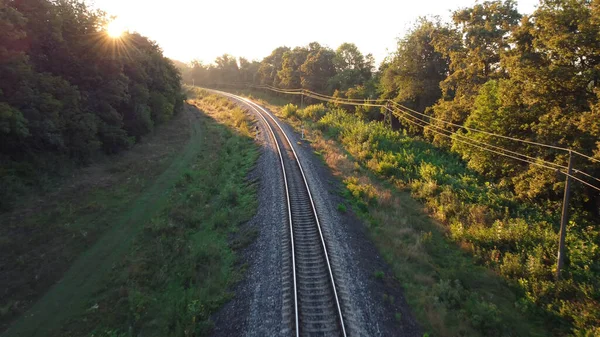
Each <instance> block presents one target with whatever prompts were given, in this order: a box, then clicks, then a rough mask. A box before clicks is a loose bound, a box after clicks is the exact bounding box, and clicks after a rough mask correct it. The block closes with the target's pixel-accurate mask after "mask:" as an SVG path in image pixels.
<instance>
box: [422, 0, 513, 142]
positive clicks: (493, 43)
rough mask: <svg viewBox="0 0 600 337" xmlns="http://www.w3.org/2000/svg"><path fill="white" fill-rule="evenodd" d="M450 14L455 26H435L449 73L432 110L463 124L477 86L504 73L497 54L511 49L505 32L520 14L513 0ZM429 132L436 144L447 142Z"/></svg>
mask: <svg viewBox="0 0 600 337" xmlns="http://www.w3.org/2000/svg"><path fill="white" fill-rule="evenodd" d="M452 18H453V21H454V25H455V28H454V29H451V28H448V29H441V30H438V31H437V33H436V34H435V35H434V39H433V45H434V46H435V50H436V51H437V52H438V53H440V54H442V55H443V56H444V57H447V58H449V60H450V64H449V75H448V77H447V78H446V79H445V80H444V81H442V83H441V85H440V86H441V90H442V99H440V100H439V101H438V102H437V103H436V104H435V105H434V106H433V108H432V110H431V111H432V113H433V115H435V116H436V117H437V118H439V119H442V120H446V121H450V122H454V123H457V124H462V123H464V121H465V120H466V118H467V117H468V116H469V114H470V112H471V107H472V106H473V103H474V100H475V97H476V96H477V94H478V91H479V88H480V87H481V86H482V85H483V84H484V83H485V82H487V81H488V80H490V79H498V78H502V77H505V76H506V72H505V71H504V70H503V69H502V68H501V67H500V66H499V65H500V63H499V61H500V56H501V54H502V53H504V52H505V51H506V50H509V49H510V45H509V43H508V41H507V40H506V39H505V36H506V35H507V34H508V33H509V32H510V31H511V30H512V29H513V28H514V27H516V25H517V24H518V22H519V19H520V14H519V13H518V12H517V10H516V3H515V2H514V1H513V0H505V1H501V0H497V1H486V2H484V3H481V4H476V5H475V6H473V7H472V8H466V9H462V10H459V11H456V12H454V14H453V17H452ZM436 124H437V126H439V127H443V128H448V125H446V124H444V123H436ZM450 129H451V130H454V129H453V128H450ZM431 136H432V137H433V139H434V142H435V143H437V144H444V145H450V144H449V141H448V140H447V139H446V138H443V137H441V136H438V135H436V134H433V133H431Z"/></svg>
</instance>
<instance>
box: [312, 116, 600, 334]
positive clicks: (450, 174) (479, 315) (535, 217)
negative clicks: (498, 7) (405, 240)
mask: <svg viewBox="0 0 600 337" xmlns="http://www.w3.org/2000/svg"><path fill="white" fill-rule="evenodd" d="M315 128H316V129H317V130H320V131H321V132H322V133H324V134H325V135H327V136H328V137H331V138H332V139H335V140H337V141H338V142H339V144H341V145H342V146H343V148H344V149H345V150H346V151H347V152H348V154H349V155H351V156H352V157H353V159H354V160H355V161H356V163H358V165H360V167H362V168H365V169H367V170H368V171H369V172H371V173H372V174H374V175H375V176H376V177H378V178H379V179H381V180H383V181H387V182H388V183H391V184H393V185H395V186H396V187H397V188H399V189H405V190H408V191H410V193H411V195H412V196H413V197H414V198H415V199H417V200H419V201H421V202H422V203H423V204H424V206H425V208H426V210H427V212H428V213H429V214H430V215H431V216H432V217H433V218H435V219H436V220H438V221H439V222H440V223H441V224H443V225H444V227H443V229H444V231H445V232H446V233H447V237H448V238H449V239H450V240H452V241H454V242H455V243H456V244H458V245H459V246H460V247H462V248H463V251H465V252H467V253H468V254H469V255H471V256H472V257H473V258H474V260H475V261H476V262H477V263H478V264H480V265H484V266H486V267H489V268H490V269H491V270H493V271H494V272H495V273H498V274H499V275H502V276H503V277H504V278H505V279H506V280H508V282H509V283H510V284H511V285H512V286H513V289H515V291H516V293H517V294H518V298H517V299H516V301H515V302H514V303H513V306H514V308H513V309H514V310H516V311H520V312H523V313H529V314H532V315H533V316H538V317H543V318H544V319H545V320H546V322H548V323H549V324H550V326H551V328H552V329H553V330H554V333H556V334H558V335H560V334H563V333H566V332H567V331H570V332H571V333H574V334H578V335H594V334H596V335H598V334H600V309H599V308H600V301H599V295H600V293H599V292H598V291H599V289H600V283H599V276H600V272H599V271H600V264H599V263H598V261H599V260H598V258H600V249H598V247H599V246H598V242H600V240H599V239H600V235H599V230H598V228H597V227H596V226H592V224H591V223H584V222H582V221H581V220H580V222H578V219H577V218H575V219H574V220H573V221H572V224H571V226H570V227H571V228H570V231H569V233H568V236H567V246H568V251H569V263H568V267H567V270H566V273H565V277H564V279H562V280H560V281H556V280H554V272H555V265H556V251H557V242H558V237H557V228H556V224H557V223H558V220H559V219H558V216H559V212H556V211H554V210H552V209H547V208H546V205H540V204H536V203H533V202H522V201H518V200H517V198H515V196H514V195H513V193H512V192H511V191H509V190H508V189H505V188H502V187H500V186H497V185H495V184H493V183H490V182H487V181H485V180H484V179H482V178H481V177H480V176H479V175H478V174H476V173H475V172H473V171H471V170H469V169H468V168H467V167H466V165H465V163H464V162H463V161H462V160H461V159H460V158H459V157H457V156H456V155H454V154H452V153H448V152H446V151H444V150H441V149H438V148H435V147H433V146H432V145H431V144H429V143H426V142H424V141H421V140H419V139H416V138H412V137H408V136H406V135H405V134H404V133H402V132H401V131H393V130H391V129H389V128H387V127H385V126H384V125H383V124H382V123H380V122H366V121H364V120H362V119H360V118H358V117H356V116H354V115H351V114H349V113H347V112H345V111H343V110H341V109H334V110H331V111H329V112H328V113H327V114H326V115H325V116H324V117H323V118H321V119H320V120H319V121H318V122H317V123H316V124H315ZM345 183H346V186H347V188H348V190H349V192H350V194H351V195H352V197H353V198H354V199H355V200H357V201H358V202H359V203H361V202H362V203H364V202H365V199H364V198H365V197H364V195H365V194H364V193H362V192H359V193H357V191H361V190H364V189H367V188H366V187H364V186H363V185H361V184H360V183H359V184H357V183H356V179H346V180H345ZM463 277H464V278H468V277H469V275H468V274H465V275H463ZM468 283H469V281H468V280H467V279H459V278H457V279H454V280H444V279H440V280H438V281H437V283H436V284H435V285H434V288H433V291H434V292H441V295H440V296H438V297H437V300H438V301H440V302H441V303H443V304H444V305H446V306H447V308H448V309H449V310H451V309H456V310H460V311H462V312H464V314H465V315H466V317H467V318H468V319H469V320H470V323H471V325H472V327H473V328H475V329H476V330H479V331H480V332H482V333H485V334H486V335H490V334H496V335H502V334H503V331H504V330H503V328H502V322H501V321H498V319H499V317H501V315H500V313H499V312H498V311H499V309H498V307H497V306H496V305H495V304H494V303H493V301H488V300H484V299H477V298H474V297H473V296H471V294H470V293H469V289H468V288H465V286H464V285H465V284H468ZM447 297H449V298H450V299H448V298H447ZM507 310H508V309H507ZM499 315H500V316H499Z"/></svg>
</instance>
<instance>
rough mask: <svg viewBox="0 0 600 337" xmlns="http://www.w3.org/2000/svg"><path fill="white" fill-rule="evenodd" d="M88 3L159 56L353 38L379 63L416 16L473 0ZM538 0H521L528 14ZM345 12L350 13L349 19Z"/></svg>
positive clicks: (183, 57) (243, 52) (255, 54)
mask: <svg viewBox="0 0 600 337" xmlns="http://www.w3.org/2000/svg"><path fill="white" fill-rule="evenodd" d="M89 3H90V4H91V5H92V6H94V7H96V8H100V9H103V10H105V11H106V12H107V13H108V14H109V15H115V16H117V17H118V18H119V20H121V22H123V24H124V25H125V26H126V27H124V28H127V29H130V30H134V31H138V32H140V33H141V34H143V35H145V36H148V37H149V38H151V39H153V40H155V41H157V42H158V43H159V44H160V46H161V47H162V48H163V50H164V52H165V55H166V56H168V57H170V58H173V59H177V60H180V61H184V62H189V61H191V60H193V59H199V60H201V61H203V62H205V63H210V62H212V61H213V60H214V59H215V57H217V56H219V55H222V54H224V53H229V54H232V55H234V56H243V57H246V58H248V59H256V60H261V59H262V58H263V57H265V56H267V55H269V54H270V53H271V51H272V50H273V49H275V48H276V47H279V46H284V45H285V46H289V47H295V46H302V45H306V44H308V43H309V42H312V41H317V42H319V43H321V44H323V45H326V46H329V47H331V48H336V47H337V46H339V45H340V44H341V43H343V42H353V43H355V44H356V45H357V46H358V47H359V48H360V49H361V51H362V52H363V53H365V54H367V53H372V54H373V55H374V56H375V60H376V61H377V62H378V63H379V62H381V61H382V60H383V59H384V57H385V56H387V55H388V54H389V52H390V51H393V50H394V49H395V46H396V40H397V38H398V37H400V36H402V34H403V33H404V32H406V30H407V29H408V28H409V27H410V26H411V25H412V24H413V23H414V21H415V20H416V19H417V18H418V17H419V16H424V15H439V16H441V17H442V18H443V19H445V20H448V19H449V17H450V11H451V10H456V9H459V8H462V7H468V6H471V5H473V4H474V3H475V1H474V0H454V1H447V0H422V1H414V2H412V1H411V2H405V1H389V0H387V1H386V0H371V1H339V0H335V1H322V0H320V1H317V0H305V1H294V2H282V1H274V0H257V1H240V0H233V1H190V0H171V1H148V0H127V1H123V0H95V1H91V2H89ZM537 3H538V1H537V0H521V1H519V2H518V8H519V11H520V12H521V13H531V12H533V10H534V9H535V6H536V5H537ZM349 18H350V19H349Z"/></svg>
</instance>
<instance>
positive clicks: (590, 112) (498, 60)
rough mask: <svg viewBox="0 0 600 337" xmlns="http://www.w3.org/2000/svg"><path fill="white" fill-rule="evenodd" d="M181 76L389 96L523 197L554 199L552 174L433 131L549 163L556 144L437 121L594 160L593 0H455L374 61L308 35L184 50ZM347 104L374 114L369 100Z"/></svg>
mask: <svg viewBox="0 0 600 337" xmlns="http://www.w3.org/2000/svg"><path fill="white" fill-rule="evenodd" d="M184 79H185V80H186V81H188V82H192V80H194V81H195V83H196V84H197V85H206V86H213V85H219V84H231V83H240V82H244V83H255V84H269V85H273V86H276V87H280V88H293V89H296V88H305V89H308V90H312V91H316V92H319V93H324V94H329V95H334V96H340V97H348V98H387V99H392V100H394V101H396V102H398V103H400V104H402V105H405V106H407V107H409V108H412V109H415V110H417V111H420V112H424V113H426V114H427V115H429V116H431V117H433V118H436V119H437V120H436V119H431V120H430V121H431V123H432V124H433V126H429V127H427V128H425V130H423V128H421V127H417V126H415V125H413V124H410V123H408V122H406V121H404V120H401V119H400V120H397V121H395V123H396V124H397V125H400V126H402V127H403V128H405V129H406V130H407V132H408V133H409V134H411V135H417V136H421V137H424V138H427V139H428V140H430V141H432V142H434V143H435V144H436V145H439V146H442V147H446V148H448V149H451V150H452V151H454V152H456V153H458V154H459V155H460V156H461V157H462V158H463V159H465V160H466V161H467V162H468V164H469V167H470V168H472V169H474V170H476V171H478V172H479V173H481V174H483V175H485V176H487V177H488V178H490V179H491V180H493V181H495V182H497V183H499V184H501V185H503V186H509V187H510V188H511V189H513V190H514V191H515V193H516V194H517V196H518V197H519V198H522V199H524V200H525V199H527V200H544V201H545V200H551V201H557V202H558V201H560V200H561V199H562V193H563V186H564V176H561V175H559V174H557V173H556V172H553V171H550V170H547V169H545V168H543V167H540V166H538V165H535V164H528V163H523V162H521V161H517V160H515V159H511V158H507V157H501V156H498V155H496V154H494V153H490V152H485V151H482V150H481V149H478V148H476V147H472V146H469V145H465V144H464V143H463V142H460V141H456V137H454V139H448V138H447V137H443V136H440V135H439V132H437V133H436V132H435V131H436V130H438V131H439V130H441V131H443V130H449V131H458V132H460V134H461V135H462V136H463V137H468V138H471V139H474V140H476V141H480V142H486V143H491V144H494V145H496V146H501V147H503V148H506V149H509V150H511V151H515V152H519V153H523V154H526V155H528V156H530V157H533V158H539V159H542V160H546V161H550V162H554V163H558V164H560V165H567V162H568V154H567V153H566V152H564V151H560V150H556V149H552V148H544V147H539V146H534V145H527V144H522V143H518V142H514V141H510V140H507V139H502V138H497V137H493V136H490V135H486V134H482V133H471V132H465V131H462V129H460V130H459V128H458V127H456V126H452V125H449V124H447V123H444V122H442V121H447V122H451V123H454V124H457V125H464V126H466V127H470V128H475V129H479V130H482V131H486V132H490V133H495V134H500V135H503V136H508V137H514V138H519V139H524V140H527V141H532V142H539V143H544V144H550V145H554V146H559V147H564V148H572V149H575V150H578V151H580V152H583V153H585V154H587V155H590V156H593V157H594V158H595V159H598V160H600V103H599V102H600V89H599V81H600V3H599V2H598V1H588V0H542V1H541V2H540V3H539V6H538V8H537V10H536V11H535V12H534V13H533V14H532V15H521V14H520V13H519V12H518V11H517V9H516V2H515V1H512V0H507V1H500V0H498V1H486V2H483V3H478V4H476V5H474V6H473V7H471V8H464V9H460V10H457V11H455V12H454V13H453V15H452V22H450V23H443V22H441V21H440V20H439V19H437V18H433V19H429V18H421V19H419V20H418V21H417V22H416V24H415V26H414V27H413V28H412V29H411V30H410V32H409V33H408V34H406V35H405V36H404V37H403V38H401V39H400V40H399V43H398V49H397V50H396V52H395V53H393V54H392V55H390V56H389V57H388V58H387V59H386V60H385V61H384V62H383V63H382V64H381V65H380V67H379V69H377V70H375V69H374V62H373V58H372V56H371V55H367V56H364V55H363V54H361V52H360V51H359V50H358V48H356V46H355V45H354V44H350V43H344V44H342V45H341V46H340V47H339V48H338V49H337V50H335V51H334V50H331V49H329V48H327V47H323V46H321V45H319V44H318V43H316V42H315V43H311V44H309V45H308V46H306V47H296V48H293V49H291V48H288V47H279V48H276V49H275V50H273V52H272V53H271V55H269V56H267V57H265V58H264V59H263V60H262V61H261V62H257V61H253V62H249V61H247V60H245V59H243V58H240V59H239V62H237V60H236V59H235V58H234V57H232V56H230V55H224V56H222V57H219V58H217V60H216V61H215V64H211V65H203V64H201V63H199V62H193V63H192V65H191V67H190V68H189V69H188V70H187V71H185V75H184ZM365 110H366V111H365ZM357 112H360V114H361V115H362V116H364V117H365V118H370V119H381V118H383V117H382V115H381V113H380V112H379V111H378V110H377V111H374V109H358V110H357ZM440 128H441V129H440ZM461 139H464V138H461ZM574 166H575V168H577V169H579V170H583V171H586V172H588V173H590V174H592V175H593V176H596V177H598V176H600V165H598V163H597V162H594V161H591V160H586V159H583V158H581V157H577V158H576V159H575V161H574ZM575 185H576V187H575V192H574V193H573V196H574V198H575V199H576V200H575V201H574V202H573V205H577V207H575V208H577V209H582V207H583V209H584V210H586V211H587V212H586V214H587V215H588V216H592V217H597V216H599V215H600V197H599V196H598V192H597V191H595V190H593V189H592V188H590V187H587V186H585V185H583V184H575ZM577 214H579V215H581V214H582V213H577Z"/></svg>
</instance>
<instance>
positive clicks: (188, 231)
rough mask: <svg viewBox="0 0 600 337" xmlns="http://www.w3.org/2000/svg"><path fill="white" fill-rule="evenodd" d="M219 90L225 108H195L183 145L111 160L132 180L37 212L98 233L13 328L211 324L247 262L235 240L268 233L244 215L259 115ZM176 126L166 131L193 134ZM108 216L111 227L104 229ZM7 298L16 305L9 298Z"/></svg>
mask: <svg viewBox="0 0 600 337" xmlns="http://www.w3.org/2000/svg"><path fill="white" fill-rule="evenodd" d="M214 98H215V97H212V96H211V97H210V98H208V100H209V101H210V100H213V102H216V103H217V105H218V106H219V108H218V109H216V108H214V109H213V108H209V109H207V111H206V112H207V114H205V113H202V112H200V111H199V110H196V111H195V112H193V114H191V115H190V118H191V123H190V126H191V131H190V132H189V134H190V135H191V137H190V138H189V141H187V142H186V143H187V146H185V148H184V149H182V150H181V151H178V150H177V149H176V148H173V149H171V150H173V151H172V153H170V155H168V156H163V157H161V158H154V157H152V156H150V155H149V154H148V153H142V154H140V156H141V157H139V158H137V159H140V162H139V163H138V162H137V161H133V162H131V161H124V162H122V163H121V164H119V165H113V166H110V167H109V168H107V170H108V172H110V174H111V175H118V176H119V178H118V179H117V181H119V182H120V181H121V180H123V181H124V182H126V183H125V184H122V185H121V186H120V187H119V184H116V183H115V184H114V185H111V186H110V187H108V188H92V189H91V190H89V191H86V192H89V193H87V194H86V195H83V196H82V195H74V196H72V198H71V199H70V200H71V204H68V203H61V204H58V205H50V206H49V207H48V211H47V212H44V213H42V214H41V215H40V216H36V217H34V216H31V217H29V218H27V221H28V222H27V223H32V226H33V225H35V223H34V222H33V220H32V219H38V220H40V221H45V222H48V221H52V222H58V223H63V222H64V223H65V226H66V227H68V228H70V229H69V231H67V232H66V233H71V232H72V233H83V232H82V231H85V230H86V229H88V228H89V229H90V231H91V232H94V233H95V232H98V238H97V239H95V240H90V241H89V243H88V244H87V246H85V248H87V249H85V251H84V252H83V253H82V254H81V255H80V256H79V257H78V258H77V259H76V260H75V261H74V262H73V263H72V265H71V266H70V268H69V270H68V271H67V272H66V273H65V274H64V276H63V278H62V280H61V282H59V283H57V284H56V285H55V286H54V287H52V288H51V289H50V290H49V291H48V292H47V293H46V294H45V295H44V297H42V298H41V300H40V301H38V302H37V303H36V304H35V305H34V306H33V308H32V309H31V310H30V311H29V312H28V314H27V315H23V316H21V317H20V318H19V319H18V320H17V321H16V323H15V324H14V325H13V326H12V327H11V329H10V330H9V331H7V332H6V334H5V335H3V336H82V335H90V336H97V337H100V336H102V337H123V336H137V335H140V334H141V335H146V336H148V335H151V336H184V335H195V336H198V335H206V334H208V333H209V332H210V330H211V328H212V322H211V320H210V316H211V314H212V313H214V312H215V311H216V310H217V309H218V308H219V307H220V305H222V304H223V303H224V302H225V301H226V300H228V299H229V298H230V297H231V295H232V294H231V293H230V292H229V288H230V286H231V285H232V284H234V283H235V282H236V281H237V280H239V278H240V277H241V275H242V273H243V270H244V267H243V266H241V265H239V264H238V262H237V259H236V250H238V249H242V248H243V247H245V246H247V245H248V244H249V243H250V242H252V240H253V239H254V238H255V237H256V235H257V232H256V230H252V229H245V228H244V227H243V226H242V227H239V224H241V223H243V222H245V221H246V220H248V219H249V218H250V217H251V216H252V215H253V214H254V212H255V210H256V207H257V205H256V196H255V194H256V191H255V187H254V186H253V185H252V184H251V183H250V182H248V181H247V180H246V176H247V174H248V172H249V170H250V169H251V168H252V167H253V165H254V163H255V161H256V159H257V157H258V150H257V145H255V144H254V142H253V140H252V138H250V137H249V136H250V135H251V130H250V125H251V123H252V121H251V120H250V119H248V118H247V116H246V115H245V114H243V113H242V114H240V111H237V110H235V109H231V107H223V106H221V105H220V103H219V102H220V101H219V100H214ZM202 102H203V101H202ZM204 103H206V102H204ZM184 126H185V124H184ZM175 131H176V132H177V131H178V133H176V134H175V135H170V136H168V137H167V138H166V139H162V141H163V142H165V143H168V142H170V141H171V138H177V137H178V136H179V134H181V135H182V136H181V137H187V133H186V132H182V130H181V129H179V130H175ZM172 145H173V146H175V145H176V144H172ZM152 146H164V144H163V143H160V144H155V145H152ZM167 150H168V149H167ZM150 153H151V152H150ZM148 157H150V158H148ZM142 159H143V160H142ZM146 159H149V160H150V162H146ZM146 167H152V168H155V169H154V170H148V169H146ZM157 167H159V168H161V169H162V171H161V170H159V169H156V168H157ZM144 173H147V174H148V176H147V177H146V176H145V175H144ZM100 220H101V221H100ZM100 225H103V226H105V227H106V228H107V229H106V230H104V231H100V230H98V228H97V227H98V226H100ZM80 235H82V239H83V234H80ZM82 239H79V241H83V240H82ZM75 240H77V238H75ZM76 252H77V249H69V253H70V254H75V253H76ZM1 309H2V311H0V313H3V314H7V315H8V314H10V311H11V309H10V307H8V309H7V308H4V307H3V308H1ZM5 309H6V310H5Z"/></svg>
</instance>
